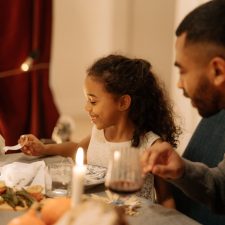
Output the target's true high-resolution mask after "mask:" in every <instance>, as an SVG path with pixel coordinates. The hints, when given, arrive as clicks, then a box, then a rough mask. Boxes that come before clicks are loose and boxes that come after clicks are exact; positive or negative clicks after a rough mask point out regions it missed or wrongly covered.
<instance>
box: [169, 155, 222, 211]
mask: <svg viewBox="0 0 225 225" xmlns="http://www.w3.org/2000/svg"><path fill="white" fill-rule="evenodd" d="M184 162H185V172H184V175H183V176H182V177H181V178H180V179H177V180H169V182H171V183H172V184H174V185H175V186H177V187H178V188H179V189H181V190H182V191H183V192H184V193H185V194H186V195H187V196H189V197H190V198H192V199H194V200H196V201H198V202H200V203H202V204H205V205H207V206H208V207H209V208H211V209H212V210H213V211H215V212H216V213H221V214H225V158H224V159H223V160H222V161H221V162H220V163H219V164H218V165H217V167H215V168H209V167H208V166H206V165H205V164H203V163H199V162H191V161H189V160H186V159H184Z"/></svg>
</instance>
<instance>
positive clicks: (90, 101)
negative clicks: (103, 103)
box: [88, 99, 96, 105]
mask: <svg viewBox="0 0 225 225" xmlns="http://www.w3.org/2000/svg"><path fill="white" fill-rule="evenodd" d="M88 102H89V103H90V104H92V105H95V104H96V101H94V100H91V99H89V100H88Z"/></svg>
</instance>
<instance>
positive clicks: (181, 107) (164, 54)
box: [0, 0, 206, 153]
mask: <svg viewBox="0 0 225 225" xmlns="http://www.w3.org/2000/svg"><path fill="white" fill-rule="evenodd" d="M203 2H206V1H203V0H188V1H186V0H65V1H62V0H33V1H32V0H8V1H1V2H0V23H2V24H0V25H2V26H1V27H3V29H1V31H0V45H1V47H2V48H1V49H3V51H2V52H1V53H0V77H1V78H0V79H1V81H0V101H1V110H0V111H1V112H0V132H1V134H2V135H3V137H5V138H6V143H7V144H15V143H14V142H15V141H16V139H17V138H18V137H19V135H20V134H22V133H34V134H35V135H37V136H38V137H39V138H51V134H52V132H53V129H54V127H55V125H56V124H57V121H58V120H59V118H61V117H64V118H66V119H68V120H70V119H72V121H73V122H74V127H73V133H72V137H71V138H72V140H74V141H78V140H80V139H81V138H82V137H85V136H86V135H88V133H89V132H90V128H91V123H90V121H89V118H88V117H87V114H86V112H85V111H84V103H85V98H84V94H83V81H84V78H85V75H86V74H85V72H86V69H87V68H88V67H89V66H90V65H91V64H92V63H93V62H94V61H95V60H96V59H97V58H99V57H102V56H106V55H107V54H110V53H118V54H124V55H126V56H129V57H137V58H144V59H147V60H149V61H150V62H151V63H152V65H153V69H154V71H155V73H156V74H157V75H158V76H159V77H160V79H161V80H162V81H163V82H164V83H165V87H166V89H167V92H168V94H169V95H170V98H171V100H172V101H173V103H174V107H175V110H176V113H177V115H178V122H179V123H181V125H182V128H183V135H182V136H181V139H180V143H181V144H180V146H179V151H180V153H181V152H182V151H183V149H184V146H185V145H186V143H187V141H188V140H189V138H190V136H191V134H192V132H193V130H194V129H195V127H196V125H197V122H198V121H199V119H200V118H199V116H198V114H197V112H196V110H194V109H193V108H192V107H191V105H190V101H189V100H188V99H185V98H184V97H183V96H182V92H181V91H179V90H178V89H177V87H176V83H177V80H178V71H177V70H176V69H175V68H174V66H173V64H174V42H175V34H174V33H175V29H176V26H177V25H178V23H179V22H180V21H181V19H182V18H183V17H184V16H185V15H186V14H187V13H188V12H189V11H190V10H192V9H193V8H194V7H196V6H198V5H199V4H201V3H203ZM1 11H2V12H1ZM12 24H13V26H9V25H12ZM14 29H15V30H17V33H16V34H17V36H16V35H15V32H13V31H14ZM21 29H22V30H21ZM21 36H23V39H22V38H18V37H21ZM9 40H11V43H9ZM25 43H26V44H25ZM9 52H11V54H9ZM21 52H22V54H21ZM18 54H19V55H20V57H17V55H18ZM27 57H28V58H31V59H32V60H33V62H32V63H34V64H33V65H32V66H33V67H30V68H29V69H28V71H27V72H24V71H23V72H21V70H19V68H20V65H21V64H22V63H23V62H24V61H25V60H26V59H27ZM12 61H13V62H14V63H11V62H12ZM24 82H25V83H26V85H25V86H24ZM18 86H19V87H21V88H18ZM15 89H18V91H15ZM24 99H25V100H24ZM13 105H14V106H15V107H12V106H13ZM18 108H19V110H18ZM24 112H26V113H24ZM21 121H22V123H21ZM15 124H16V125H15ZM21 124H23V125H21ZM12 133H14V135H13V137H12V136H11V134H12Z"/></svg>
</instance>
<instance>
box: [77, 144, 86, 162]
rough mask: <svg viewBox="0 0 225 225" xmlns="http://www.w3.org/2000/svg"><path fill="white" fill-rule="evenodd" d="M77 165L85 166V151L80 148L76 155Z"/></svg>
mask: <svg viewBox="0 0 225 225" xmlns="http://www.w3.org/2000/svg"><path fill="white" fill-rule="evenodd" d="M76 165H78V166H83V165H84V150H83V148H81V147H79V148H78V149H77V153H76Z"/></svg>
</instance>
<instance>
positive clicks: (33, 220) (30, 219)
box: [8, 208, 45, 225]
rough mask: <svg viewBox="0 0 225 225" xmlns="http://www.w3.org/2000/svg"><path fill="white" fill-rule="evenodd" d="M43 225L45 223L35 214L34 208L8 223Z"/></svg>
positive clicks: (9, 224)
mask: <svg viewBox="0 0 225 225" xmlns="http://www.w3.org/2000/svg"><path fill="white" fill-rule="evenodd" d="M31 224H32V225H45V223H44V222H43V221H42V220H41V219H40V218H39V217H38V216H37V214H36V210H35V209H34V208H30V209H29V210H28V211H27V212H26V213H24V214H23V215H22V216H19V217H16V218H14V219H12V220H11V221H10V222H9V223H8V225H31Z"/></svg>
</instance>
